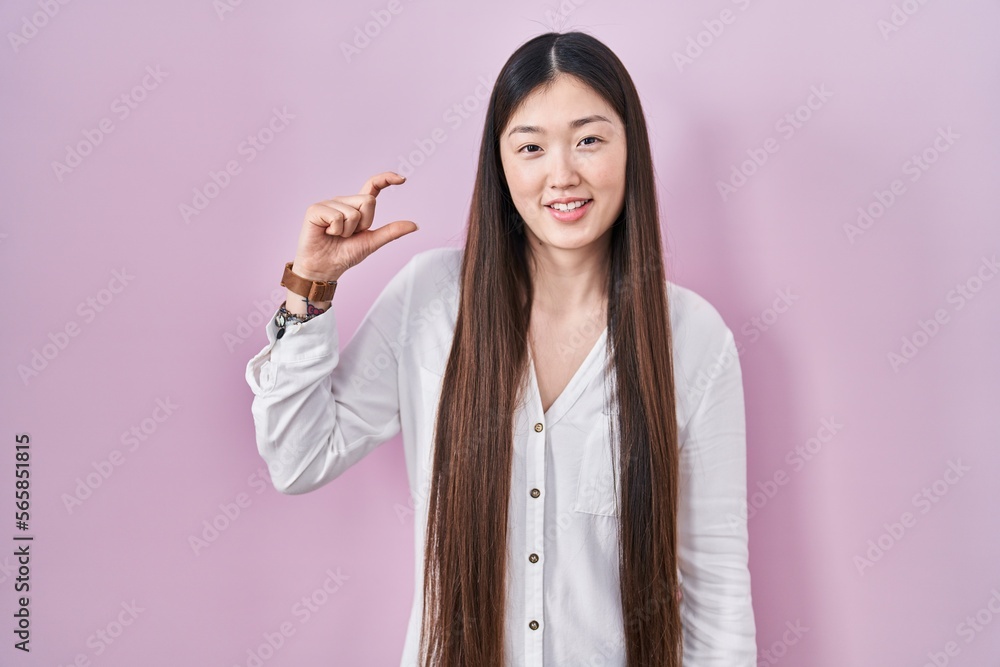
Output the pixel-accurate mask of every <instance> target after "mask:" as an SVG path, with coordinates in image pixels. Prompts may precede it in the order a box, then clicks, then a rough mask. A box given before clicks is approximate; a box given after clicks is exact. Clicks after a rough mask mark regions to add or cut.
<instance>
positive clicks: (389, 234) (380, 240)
mask: <svg viewBox="0 0 1000 667" xmlns="http://www.w3.org/2000/svg"><path fill="white" fill-rule="evenodd" d="M417 229H418V227H417V223H415V222H412V221H410V220H397V221H396V222H390V223H389V224H387V225H382V226H381V227H379V228H378V229H370V230H369V231H370V232H371V244H372V245H371V251H372V252H375V251H376V250H378V249H379V248H381V247H382V246H384V245H385V244H386V243H388V242H389V241H395V240H396V239H398V238H399V237H400V236H405V235H406V234H409V233H410V232H415V231H417Z"/></svg>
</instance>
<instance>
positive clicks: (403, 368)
mask: <svg viewBox="0 0 1000 667" xmlns="http://www.w3.org/2000/svg"><path fill="white" fill-rule="evenodd" d="M403 181H404V179H403V178H402V177H400V176H398V175H397V174H394V173H392V172H386V173H382V174H378V175H376V176H373V177H372V178H371V179H369V180H368V182H367V183H366V184H365V186H364V187H363V188H362V190H361V193H360V194H358V195H353V196H342V197H334V198H333V199H330V200H326V201H323V202H320V203H317V204H314V205H313V206H311V207H309V209H308V211H307V214H306V219H305V221H304V223H303V227H302V230H301V233H300V238H299V245H298V251H297V254H296V257H295V259H294V261H293V262H292V263H291V265H290V267H286V272H285V276H284V280H283V282H282V284H283V285H286V286H288V287H289V288H290V289H289V293H288V300H287V301H286V303H285V304H283V305H282V307H281V308H280V309H279V311H278V313H277V314H276V319H275V321H273V322H270V323H269V324H268V326H267V334H268V339H269V343H268V345H267V346H266V347H265V348H264V349H263V350H261V352H260V353H259V354H258V355H256V356H255V357H254V358H253V359H252V360H251V361H250V363H249V364H248V365H247V374H246V377H247V381H248V383H249V384H250V386H251V387H252V389H253V391H254V394H255V398H254V403H253V414H254V419H255V424H256V428H257V444H258V449H259V451H260V454H261V455H262V456H263V458H264V459H265V460H266V461H267V463H268V465H269V468H270V471H271V476H272V481H273V482H274V485H275V487H276V488H278V489H279V490H281V491H283V492H285V493H304V492H306V491H309V490H312V489H315V488H317V487H319V486H321V485H323V484H325V483H327V482H329V481H330V480H332V479H334V478H335V477H337V476H338V475H340V474H341V473H342V472H343V471H344V470H346V469H347V468H348V467H350V466H351V465H353V464H354V463H356V462H357V461H359V460H360V459H361V458H363V457H364V456H365V455H366V454H367V453H368V452H370V451H371V450H372V449H373V448H374V447H376V446H377V445H379V444H381V443H382V442H385V441H386V440H388V439H390V438H391V437H393V436H394V435H396V433H398V432H399V431H400V430H402V433H403V443H404V448H405V451H406V462H407V469H408V472H409V478H410V484H411V490H412V493H413V495H414V498H415V512H416V521H415V540H416V542H415V545H416V552H417V554H418V556H419V558H418V563H417V566H418V569H417V571H416V577H415V579H416V586H417V588H416V590H415V591H414V605H413V610H412V613H411V617H410V625H409V628H408V633H407V638H406V645H405V648H404V655H403V660H402V663H401V664H402V665H404V666H407V665H418V664H419V665H421V666H422V667H429V666H431V665H449V666H451V665H462V666H475V667H487V666H491V667H492V666H496V667H499V666H501V665H507V664H512V665H543V664H544V665H592V664H593V665H629V666H638V665H657V666H663V665H666V666H669V667H679V666H680V665H682V664H683V665H686V666H688V667H695V666H708V665H713V666H714V665H726V666H727V667H734V666H743V665H746V666H750V665H754V664H755V660H756V648H755V643H754V642H755V630H754V617H753V608H752V606H751V597H750V576H749V571H748V568H747V558H748V550H747V528H746V522H745V517H746V512H745V510H744V508H745V505H744V502H745V495H746V451H745V424H744V412H743V410H744V406H743V393H742V380H741V372H740V366H739V360H738V354H737V352H736V346H735V341H734V338H733V334H732V332H731V331H730V329H729V328H728V327H727V326H726V324H725V323H724V321H723V320H722V318H721V316H720V315H719V313H718V312H717V311H716V310H715V309H714V308H713V307H712V306H711V305H710V304H709V303H708V302H707V301H705V300H704V299H703V298H702V297H700V296H699V295H697V294H696V293H694V292H693V291H691V290H688V289H686V288H683V287H680V286H678V285H675V284H673V283H672V282H670V281H668V280H667V279H666V277H665V271H664V266H663V256H662V247H661V237H660V227H659V217H658V209H657V199H656V189H655V188H656V185H655V180H654V175H653V166H652V159H651V155H650V149H649V140H648V137H647V134H646V125H645V120H644V117H643V112H642V108H641V105H640V102H639V98H638V95H637V93H636V90H635V87H634V85H633V83H632V80H631V78H630V77H629V75H628V72H627V71H626V70H625V68H624V66H623V65H622V64H621V62H620V61H619V59H618V58H617V57H616V56H615V55H614V54H613V53H612V52H611V51H610V50H609V49H608V48H607V47H606V46H605V45H604V44H602V43H601V42H599V41H598V40H597V39H595V38H593V37H591V36H589V35H586V34H583V33H579V32H569V33H563V34H558V33H548V34H545V35H541V36H538V37H536V38H534V39H531V40H530V41H528V42H526V43H525V44H524V45H522V46H521V47H520V48H519V49H518V50H517V51H515V52H514V54H513V55H512V56H511V57H510V59H509V60H508V62H507V63H506V64H505V65H504V67H503V69H502V71H501V72H500V74H499V76H498V78H497V81H496V84H495V85H494V89H493V91H492V94H491V97H490V102H489V108H488V110H487V112H486V121H485V127H484V132H483V138H482V144H481V150H480V156H479V167H478V172H477V176H476V183H475V190H474V193H473V200H472V207H471V211H470V216H469V226H468V233H467V239H466V242H465V247H464V248H463V249H451V248H442V249H435V250H429V251H425V252H421V253H418V254H417V255H416V256H414V257H413V259H412V260H410V262H409V263H408V264H407V265H406V266H405V267H404V268H403V269H402V270H401V271H400V272H399V273H397V274H396V275H395V276H394V277H393V278H392V279H391V280H390V281H389V283H388V285H387V286H386V288H385V289H384V290H383V291H382V293H381V294H380V295H379V297H378V299H377V300H376V301H375V303H374V304H373V305H372V307H371V309H370V310H369V312H368V313H367V315H366V316H365V318H364V319H363V321H362V323H361V325H360V326H359V328H358V331H357V332H356V334H355V335H354V337H353V338H352V339H351V341H350V343H348V344H347V345H346V346H345V348H344V350H343V351H341V350H339V344H338V343H339V341H338V336H337V329H336V325H335V319H334V310H333V309H331V308H330V305H331V301H330V299H331V296H332V291H333V290H334V289H335V285H336V282H335V281H337V280H339V279H340V278H341V276H342V275H343V274H344V273H345V272H346V271H347V269H348V268H350V267H352V266H355V265H356V264H358V263H359V262H360V261H362V260H363V259H364V258H365V257H367V256H368V255H369V254H371V253H372V252H374V251H375V250H377V249H378V248H379V247H381V246H382V245H385V244H386V243H388V242H389V241H392V240H395V239H398V238H399V237H400V236H403V235H405V234H408V233H410V232H412V231H414V230H416V229H417V227H416V225H415V224H414V223H413V222H411V221H407V220H400V221H396V222H393V223H390V224H387V225H384V226H382V227H380V228H376V229H372V228H371V227H372V222H373V214H374V209H375V201H376V197H377V195H378V194H379V192H380V191H381V190H382V189H384V188H387V187H389V186H390V185H399V184H402V183H403ZM310 281H316V282H313V283H310ZM310 288H311V289H312V291H311V292H310ZM310 299H311V300H310ZM286 307H287V310H286ZM682 582H683V591H682V587H681V583H682ZM682 593H683V594H682Z"/></svg>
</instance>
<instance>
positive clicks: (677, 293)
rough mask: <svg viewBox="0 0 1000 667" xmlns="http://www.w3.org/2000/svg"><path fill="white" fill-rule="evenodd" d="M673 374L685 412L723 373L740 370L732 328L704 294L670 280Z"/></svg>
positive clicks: (668, 300) (668, 291) (669, 297)
mask: <svg viewBox="0 0 1000 667" xmlns="http://www.w3.org/2000/svg"><path fill="white" fill-rule="evenodd" d="M667 304H668V308H669V310H670V332H671V338H672V344H673V359H674V378H675V381H676V390H677V395H678V398H679V399H680V401H681V403H682V404H685V405H683V407H682V409H681V412H682V414H686V413H688V412H689V409H690V408H693V406H694V405H695V404H696V403H697V401H698V399H699V398H700V396H701V394H702V393H703V392H704V390H705V388H706V387H707V386H708V385H710V384H711V383H712V382H713V381H715V380H716V379H717V378H718V376H719V375H720V374H721V373H724V372H726V371H733V370H735V371H736V372H737V373H738V372H739V368H740V365H739V351H738V348H737V345H736V340H735V337H734V335H733V331H732V329H731V328H730V327H729V325H728V324H727V323H726V320H725V319H724V318H723V316H722V314H721V313H720V312H719V310H718V308H716V307H715V306H714V305H713V304H712V303H711V302H709V301H708V299H706V298H705V297H704V296H702V295H701V294H699V293H698V292H696V291H695V290H693V289H691V288H689V287H683V286H681V285H677V284H675V283H673V282H670V281H667Z"/></svg>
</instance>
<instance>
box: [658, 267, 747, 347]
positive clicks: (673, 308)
mask: <svg viewBox="0 0 1000 667" xmlns="http://www.w3.org/2000/svg"><path fill="white" fill-rule="evenodd" d="M667 304H668V308H669V309H670V327H671V331H672V332H673V334H674V336H675V337H676V336H683V337H685V338H693V339H696V340H700V341H704V342H705V343H707V344H709V345H710V346H715V347H719V346H720V345H722V344H723V343H725V339H726V338H727V337H728V336H732V330H731V329H730V328H729V325H728V324H726V321H725V319H724V318H723V317H722V314H721V313H720V312H719V310H718V308H716V307H715V306H714V305H713V304H712V303H711V302H709V300H708V299H706V298H705V297H703V296H702V295H701V294H699V293H698V292H696V291H694V290H693V289H691V288H690V287H684V286H682V285H678V284H677V283H674V282H671V281H669V280H668V281H667Z"/></svg>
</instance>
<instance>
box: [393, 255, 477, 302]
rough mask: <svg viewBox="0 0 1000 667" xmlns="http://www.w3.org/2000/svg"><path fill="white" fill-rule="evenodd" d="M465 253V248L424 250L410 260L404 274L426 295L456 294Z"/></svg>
mask: <svg viewBox="0 0 1000 667" xmlns="http://www.w3.org/2000/svg"><path fill="white" fill-rule="evenodd" d="M463 252H464V249H463V248H453V247H451V246H442V247H438V248H430V249H428V250H422V251H420V252H418V253H416V254H415V255H413V257H412V258H410V261H409V262H407V265H406V266H405V267H403V272H406V273H408V278H409V280H410V281H411V282H412V283H413V285H414V287H416V288H417V289H419V290H420V291H422V292H424V293H425V294H426V293H427V292H433V293H435V294H439V293H442V292H454V291H455V290H456V289H457V286H458V278H459V275H460V272H461V268H462V254H463Z"/></svg>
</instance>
